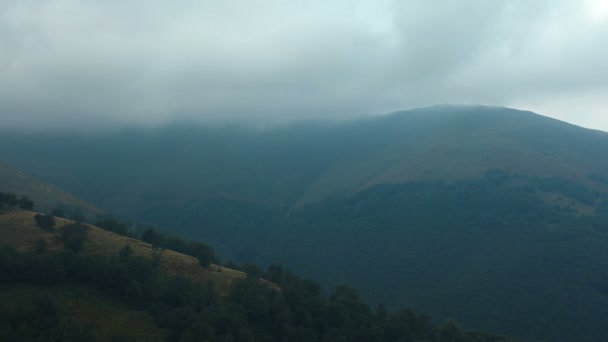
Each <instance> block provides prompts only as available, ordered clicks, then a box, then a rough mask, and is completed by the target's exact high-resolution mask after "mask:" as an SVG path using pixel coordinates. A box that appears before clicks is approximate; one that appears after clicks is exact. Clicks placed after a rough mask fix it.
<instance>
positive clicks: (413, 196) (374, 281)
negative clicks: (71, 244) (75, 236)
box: [0, 106, 608, 341]
mask: <svg viewBox="0 0 608 342" xmlns="http://www.w3.org/2000/svg"><path fill="white" fill-rule="evenodd" d="M605 151H608V133H605V132H601V131H594V130H589V129H584V128H581V127H578V126H574V125H571V124H567V123H564V122H561V121H558V120H555V119H551V118H548V117H544V116H541V115H538V114H534V113H531V112H527V111H518V110H513V109H508V108H501V107H485V106H434V107H428V108H422V109H416V110H409V111H404V112H398V113H394V114H391V115H387V116H379V117H375V118H370V119H361V120H354V121H348V122H332V123H324V122H315V123H301V124H292V125H286V126H280V127H274V128H266V129H260V128H256V129H254V128H251V127H247V126H215V127H211V126H198V125H173V126H167V127H163V128H157V129H129V130H121V131H114V132H106V133H95V134H91V133H71V134H62V133H48V134H23V133H10V134H3V135H2V136H1V137H0V155H1V156H2V158H3V161H5V162H8V163H10V164H11V165H14V166H16V167H18V168H20V169H22V170H24V171H26V172H27V173H29V174H31V175H33V176H36V177H38V178H40V179H43V180H45V181H48V182H49V183H51V184H54V185H56V186H59V187H61V188H62V189H65V190H66V191H69V192H71V193H73V194H75V195H77V196H80V197H81V198H83V199H85V200H87V201H90V202H91V203H93V204H95V205H96V206H98V207H99V208H102V209H104V210H108V211H111V212H115V213H118V214H122V215H127V216H132V217H134V218H135V219H137V220H138V221H141V222H145V223H150V224H156V225H159V226H163V227H166V228H169V229H171V230H172V231H173V232H174V233H176V234H180V235H182V236H187V237H192V238H198V239H202V240H204V241H206V242H208V243H210V244H212V245H213V247H214V248H215V249H216V250H217V251H218V253H219V254H220V255H222V256H224V257H225V258H229V259H234V260H235V261H238V262H249V261H255V262H258V263H261V264H263V265H266V264H269V263H271V262H277V261H280V262H284V263H285V264H286V265H287V266H288V267H290V268H294V269H295V270H296V271H298V272H302V273H303V274H305V275H307V276H311V277H314V278H316V279H319V280H320V281H321V282H322V283H323V284H324V285H327V286H334V285H338V284H342V283H348V284H352V285H354V286H355V287H357V288H359V289H360V290H361V293H362V295H363V296H364V297H365V298H367V299H368V300H371V301H372V302H373V303H381V302H384V303H386V304H389V305H391V306H395V307H403V306H407V307H413V308H416V309H421V310H424V311H427V312H429V313H431V314H432V315H433V316H434V317H436V318H438V319H445V318H455V319H457V320H458V321H459V322H462V323H463V324H464V325H465V326H473V327H479V328H483V329H489V330H491V331H495V332H498V333H504V334H508V335H510V336H514V337H519V338H523V339H529V340H536V341H570V340H580V341H584V340H588V341H597V340H598V339H599V340H601V339H603V338H604V337H605V335H604V332H603V328H602V327H604V326H606V325H608V321H606V317H608V292H607V291H606V284H607V281H608V278H606V272H607V270H608V264H607V261H606V260H608V258H607V257H608V255H607V254H608V236H607V234H608V226H607V223H606V222H608V220H607V216H606V215H607V214H606V213H607V210H608V196H607V193H608V160H607V159H606V158H604V156H605ZM581 331H586V332H593V333H589V334H587V335H585V336H582V337H581V336H580V335H581Z"/></svg>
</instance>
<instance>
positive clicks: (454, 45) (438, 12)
mask: <svg viewBox="0 0 608 342" xmlns="http://www.w3.org/2000/svg"><path fill="white" fill-rule="evenodd" d="M607 36H608V3H607V2H606V1H604V0H588V1H578V0H571V1H565V0H557V1H546V0H529V1H524V0H512V1H507V0H505V1H485V0H455V1H451V2H446V1H439V0H430V1H428V0H424V1H423V0H406V1H388V0H387V1H378V0H375V1H371V0H369V1H368V0H361V1H357V2H353V1H345V0H337V1H318V0H309V1H279V0H261V1H255V2H252V1H245V0H226V1H194V0H192V1H188V0H185V1H151V2H150V1H142V0H133V1H118V0H106V1H93V0H90V1H84V0H82V1H75V0H57V1H56V0H38V1H29V0H26V1H22V0H5V1H3V2H2V4H0V75H2V76H1V77H0V117H1V118H2V120H1V123H0V127H3V128H14V127H17V128H27V127H32V128H66V127H107V126H121V125H158V124H162V123H165V122H168V121H172V120H181V119H200V120H204V121H212V122H213V121H253V122H284V121H289V120H294V119H307V118H314V119H317V118H324V117H332V118H346V117H354V116H361V115H365V114H373V113H383V112H389V111H392V110H398V109H403V108H409V107H417V106H424V105H431V104H436V103H468V104H491V105H505V106H516V107H520V108H524V109H531V110H537V111H539V112H541V113H543V114H545V115H549V116H554V117H557V118H560V119H563V120H566V121H570V122H573V123H577V124H581V125H585V126H588V127H594V128H598V129H604V130H608V122H606V118H605V117H608V115H604V113H606V109H607V108H608V97H606V96H605V94H608V68H606V67H605V64H606V62H605V61H607V60H608V44H605V38H606V37H607ZM607 114H608V113H607Z"/></svg>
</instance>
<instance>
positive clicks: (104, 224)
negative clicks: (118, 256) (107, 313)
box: [0, 192, 220, 266]
mask: <svg viewBox="0 0 608 342" xmlns="http://www.w3.org/2000/svg"><path fill="white" fill-rule="evenodd" d="M0 203H7V206H8V207H16V206H19V207H20V208H22V209H25V210H32V209H33V208H34V202H33V201H32V200H30V199H29V198H27V197H25V196H23V197H22V198H21V199H17V196H16V195H15V194H13V193H6V194H5V193H2V192H0ZM1 208H2V206H0V209H1ZM55 217H61V218H69V219H72V220H74V223H72V224H69V225H66V226H64V227H63V229H62V232H61V238H62V240H63V242H64V245H65V246H66V247H67V248H69V249H72V250H74V251H79V250H80V249H81V248H82V246H83V243H84V240H85V239H86V231H87V229H88V226H87V223H86V221H87V220H86V218H85V217H84V216H82V215H80V214H79V213H78V212H76V213H75V214H74V215H72V216H71V217H68V215H66V214H65V211H64V210H63V209H62V208H55V209H53V210H51V212H49V213H48V214H36V215H35V216H34V220H35V221H36V224H37V225H38V226H39V227H40V228H42V229H44V230H47V231H54V228H55V224H56V222H55ZM91 224H92V225H94V226H96V227H99V228H102V229H105V230H107V231H110V232H113V233H116V234H119V235H123V236H129V237H132V238H135V239H141V240H143V241H144V242H147V243H149V244H151V245H152V246H153V247H154V248H166V249H171V250H173V251H176V252H179V253H183V254H186V255H190V256H192V257H195V258H197V259H198V260H199V263H200V264H201V266H209V264H211V263H212V262H213V263H220V260H219V258H218V257H217V256H216V255H215V251H214V250H213V248H212V247H211V246H209V245H207V244H205V243H202V242H198V241H186V240H184V239H181V238H179V237H177V236H174V235H171V234H167V233H164V232H161V231H160V230H159V229H156V228H153V227H147V226H145V227H144V228H143V232H142V233H141V234H137V233H136V232H133V231H131V230H130V229H129V225H135V224H133V223H130V222H128V221H125V220H120V219H116V218H114V217H112V216H99V217H97V219H96V220H95V221H93V222H91Z"/></svg>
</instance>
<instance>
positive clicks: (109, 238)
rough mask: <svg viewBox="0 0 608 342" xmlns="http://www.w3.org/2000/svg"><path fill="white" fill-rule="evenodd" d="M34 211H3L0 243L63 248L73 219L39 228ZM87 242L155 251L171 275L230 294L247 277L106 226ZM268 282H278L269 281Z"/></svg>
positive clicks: (102, 249)
mask: <svg viewBox="0 0 608 342" xmlns="http://www.w3.org/2000/svg"><path fill="white" fill-rule="evenodd" d="M35 214H36V213H35V212H30V211H24V210H11V211H8V212H4V213H2V214H0V236H2V238H1V239H0V245H11V246H13V247H15V248H17V249H18V250H21V251H28V250H33V249H34V246H35V244H36V241H37V240H41V239H43V240H46V241H47V243H48V245H49V250H58V249H62V248H63V245H62V243H61V240H60V238H59V236H58V234H59V232H60V231H61V228H62V227H63V226H65V225H66V224H69V223H73V221H71V220H67V219H62V218H56V219H55V221H56V232H55V233H49V232H47V231H44V230H42V229H40V228H39V227H38V226H37V225H36V223H35V221H34V218H33V217H34V215H35ZM89 227H90V229H89V232H88V236H87V241H86V243H85V248H84V253H86V254H102V255H117V254H118V252H119V251H120V249H122V248H123V247H125V246H127V245H128V246H130V247H131V248H132V249H133V252H134V254H135V255H137V256H142V257H145V258H152V257H153V256H154V255H155V254H157V255H159V256H160V258H161V268H162V269H163V270H164V271H166V272H167V273H168V274H170V275H175V276H177V275H179V276H183V277H187V278H190V279H192V280H195V281H200V282H206V281H208V280H211V281H213V282H214V284H216V286H217V288H218V290H219V291H220V293H221V294H224V295H225V294H227V291H229V289H230V288H231V286H232V285H233V284H234V282H236V281H238V280H239V279H243V278H245V277H246V276H245V274H244V273H243V272H241V271H237V270H233V269H229V268H226V267H223V266H219V265H215V264H212V265H210V266H209V267H208V268H204V267H200V266H199V265H198V260H197V259H196V258H193V257H191V256H188V255H185V254H181V253H177V252H174V251H172V250H168V249H155V248H153V247H152V245H150V244H148V243H145V242H143V241H140V240H136V239H132V238H129V237H126V236H121V235H118V234H115V233H112V232H109V231H107V230H104V229H101V228H98V227H95V226H91V225H89ZM268 284H269V286H276V285H274V284H271V283H268Z"/></svg>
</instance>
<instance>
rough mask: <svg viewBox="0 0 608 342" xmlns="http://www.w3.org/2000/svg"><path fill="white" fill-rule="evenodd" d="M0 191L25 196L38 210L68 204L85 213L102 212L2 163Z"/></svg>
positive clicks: (0, 164)
mask: <svg viewBox="0 0 608 342" xmlns="http://www.w3.org/2000/svg"><path fill="white" fill-rule="evenodd" d="M0 191H2V192H13V193H16V194H18V195H20V196H27V197H29V198H31V199H32V200H33V201H34V202H35V203H36V208H37V209H38V210H40V211H47V212H48V211H50V210H52V209H54V208H57V207H59V206H69V207H71V208H73V209H77V210H80V211H81V212H82V214H85V215H97V214H100V213H102V212H103V211H102V210H101V209H99V208H97V207H95V206H94V205H92V204H90V203H88V202H85V201H83V200H81V199H79V198H77V197H76V196H73V195H71V194H69V193H67V192H65V191H62V190H60V189H59V188H57V187H55V186H53V185H50V184H48V183H45V182H43V181H41V180H39V179H37V178H34V177H32V176H29V175H27V174H25V173H24V172H22V171H20V170H18V169H16V168H14V167H12V166H9V165H7V164H3V163H0Z"/></svg>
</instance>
